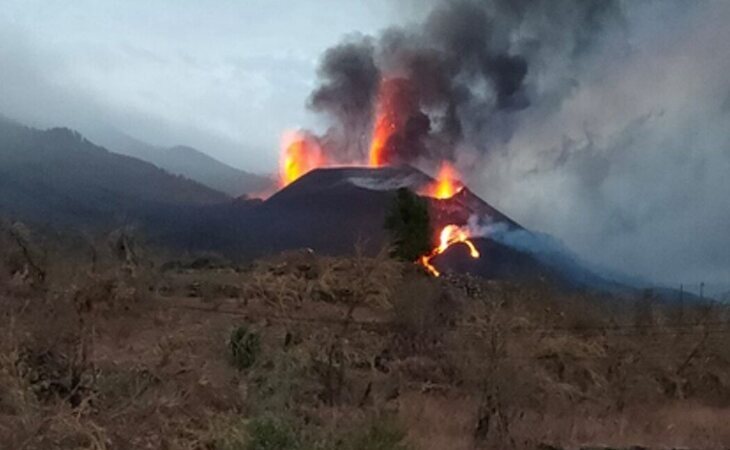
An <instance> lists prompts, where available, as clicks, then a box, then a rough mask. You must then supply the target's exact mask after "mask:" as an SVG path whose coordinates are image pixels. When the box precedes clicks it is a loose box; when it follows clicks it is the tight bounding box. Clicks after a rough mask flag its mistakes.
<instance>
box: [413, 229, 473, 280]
mask: <svg viewBox="0 0 730 450" xmlns="http://www.w3.org/2000/svg"><path fill="white" fill-rule="evenodd" d="M470 237H471V236H470V235H469V230H468V228H466V227H459V226H458V225H453V224H452V225H446V226H445V227H444V228H443V229H442V230H441V234H440V235H439V245H438V247H436V248H434V249H433V250H431V253H430V254H428V255H424V256H421V258H420V259H419V260H418V263H419V264H421V265H422V266H423V267H425V268H426V270H428V271H429V272H430V273H431V274H432V275H433V276H435V277H438V276H440V275H441V272H439V271H438V269H436V267H434V265H433V264H431V260H432V259H433V258H435V257H436V256H438V255H440V254H442V253H444V252H445V251H446V250H447V249H448V248H449V247H451V246H452V245H454V244H464V245H466V246H467V247H469V256H471V257H472V258H474V259H476V258H479V250H477V248H476V247H475V246H474V243H473V242H472V241H471V240H470V239H469V238H470Z"/></svg>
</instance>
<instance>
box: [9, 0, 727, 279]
mask: <svg viewBox="0 0 730 450" xmlns="http://www.w3.org/2000/svg"><path fill="white" fill-rule="evenodd" d="M436 1H437V0H431V2H417V1H408V2H398V1H395V0H390V1H389V0H368V1H365V0H363V1H343V0H299V1H293V0H292V1H284V0H246V1H244V0H239V1H234V0H208V1H192V0H190V1H188V0H145V1H138V0H124V1H110V0H104V1H101V0H74V1H54V0H45V1H37V0H4V1H3V4H2V8H0V113H2V114H5V115H7V116H10V117H12V118H17V119H20V120H22V121H24V122H26V123H30V124H35V125H39V126H53V125H66V126H71V127H74V128H78V129H80V130H82V131H83V130H84V129H93V128H94V127H101V126H113V127H116V128H118V129H119V130H121V131H123V132H127V133H129V134H131V135H133V136H134V137H137V138H140V139H142V140H145V141H148V142H150V143H153V144H158V145H165V146H171V145H174V144H187V145H192V146H195V147H198V148H200V149H201V150H204V151H206V152H207V153H209V154H211V155H212V156H215V157H217V158H219V159H221V160H222V161H224V162H227V163H230V164H232V165H235V166H237V167H240V168H244V169H247V170H254V171H262V172H268V171H272V170H274V167H275V162H276V158H277V152H278V143H279V137H280V135H281V132H282V130H284V129H287V128H292V127H299V126H307V127H312V126H314V127H316V126H317V125H318V124H317V120H318V118H317V117H315V116H314V115H313V114H311V113H310V112H308V111H306V108H305V103H306V99H307V97H308V95H309V93H310V92H311V91H312V89H313V88H314V86H315V83H316V68H317V62H318V60H319V58H320V56H321V54H322V52H323V51H324V50H325V49H326V48H328V47H330V46H332V45H334V44H336V43H337V42H338V41H340V40H341V38H342V37H343V36H345V35H347V34H350V33H356V32H360V33H363V34H377V32H378V30H380V29H382V28H384V27H387V26H390V25H395V24H403V23H405V22H411V21H414V22H415V21H419V20H420V19H422V17H423V16H424V15H425V13H426V11H427V8H426V7H425V4H426V3H433V2H436ZM404 3H405V4H407V5H409V7H405V6H404ZM625 5H626V13H627V16H626V17H627V21H626V30H627V31H626V30H624V31H626V33H625V34H623V35H621V38H620V39H619V38H615V36H614V35H612V34H611V33H608V32H607V33H606V35H605V43H604V45H601V46H599V47H598V50H596V52H595V53H591V54H589V55H586V56H585V57H581V58H579V59H577V60H576V61H577V62H576V63H575V64H573V63H572V64H571V65H565V64H563V63H562V60H561V59H560V58H557V57H556V58H548V59H546V60H544V61H542V63H541V65H538V66H537V67H531V68H530V71H529V72H528V82H529V85H530V86H531V89H533V94H540V95H542V97H540V98H542V99H543V100H542V103H538V104H536V105H535V107H531V108H530V109H528V110H525V112H522V113H520V116H519V120H517V121H515V122H514V124H511V126H513V127H514V129H513V130H511V134H510V137H509V139H507V140H505V141H501V142H496V143H493V142H490V143H489V147H490V148H491V150H490V151H489V152H488V153H486V154H480V155H479V156H477V157H474V155H473V154H472V156H471V159H470V157H469V155H470V152H469V151H468V149H467V151H465V152H464V153H463V155H465V156H464V158H463V161H461V163H462V165H463V166H464V167H469V168H471V169H473V170H472V171H471V172H470V173H469V174H468V182H469V184H470V186H471V187H472V188H473V190H475V191H476V192H478V193H480V194H481V195H482V196H484V198H485V199H487V200H488V201H490V202H491V203H493V204H495V206H497V207H499V208H501V209H502V210H503V211H505V212H506V213H507V214H509V215H511V216H513V218H515V219H516V220H518V221H519V222H521V223H523V224H524V225H525V226H527V227H530V228H533V229H537V230H541V231H545V232H547V233H550V234H552V235H554V236H556V237H557V238H559V239H561V240H562V241H563V242H564V243H565V244H567V246H568V247H569V248H571V249H573V250H574V251H576V252H577V253H578V254H579V255H580V256H581V257H583V258H585V259H587V260H589V261H591V262H593V263H595V264H599V265H601V266H605V267H607V268H610V269H614V270H621V271H624V272H628V273H631V274H633V275H639V276H643V277H646V278H648V279H651V280H654V281H659V282H663V283H667V284H671V285H675V284H679V283H680V282H683V283H685V284H697V283H699V282H700V281H703V280H704V281H707V282H709V283H713V285H715V286H718V287H717V289H730V280H729V278H730V200H729V199H730V131H728V130H730V78H728V74H730V46H728V44H727V43H728V42H730V27H728V26H727V23H729V22H730V3H729V2H724V1H719V0H718V1H698V2H686V1H669V0H668V1H659V2H649V1H629V2H626V3H625ZM528 31H529V30H528ZM556 55H560V53H559V52H556ZM553 92H557V93H559V94H556V99H557V100H556V101H550V95H552V94H551V93H553ZM538 97H539V95H538ZM485 139H487V140H490V139H492V138H491V137H490V136H486V137H485ZM471 144H473V145H475V146H479V143H478V142H472V143H471ZM467 146H468V145H467Z"/></svg>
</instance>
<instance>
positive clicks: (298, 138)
mask: <svg viewBox="0 0 730 450" xmlns="http://www.w3.org/2000/svg"><path fill="white" fill-rule="evenodd" d="M326 162H327V160H326V158H325V155H324V153H323V152H322V149H321V148H320V146H319V144H318V143H317V142H316V141H315V140H314V139H313V138H311V137H310V136H308V135H306V134H304V133H288V134H287V135H286V136H284V139H283V140H282V153H281V158H280V167H279V184H280V185H281V186H282V187H283V186H286V185H288V184H289V183H291V182H292V181H294V180H296V179H297V178H299V177H301V176H302V175H304V174H305V173H307V172H309V171H310V170H312V169H316V168H317V167H321V166H324V165H325V164H326Z"/></svg>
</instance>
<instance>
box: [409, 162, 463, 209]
mask: <svg viewBox="0 0 730 450" xmlns="http://www.w3.org/2000/svg"><path fill="white" fill-rule="evenodd" d="M463 188H464V186H463V185H462V184H461V181H459V177H458V172H457V171H456V169H455V168H454V166H452V165H451V164H449V163H448V162H442V163H441V167H440V168H439V173H438V176H437V177H436V181H435V182H434V183H431V184H430V185H428V186H426V188H425V189H424V190H423V191H421V192H420V194H422V195H426V196H428V197H433V198H437V199H440V200H444V199H447V198H451V197H453V196H454V195H455V194H457V193H458V192H459V191H461V190H462V189H463Z"/></svg>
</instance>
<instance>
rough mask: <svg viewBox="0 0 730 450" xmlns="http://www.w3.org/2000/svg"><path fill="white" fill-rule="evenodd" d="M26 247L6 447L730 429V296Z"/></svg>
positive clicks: (701, 443)
mask: <svg viewBox="0 0 730 450" xmlns="http://www.w3.org/2000/svg"><path fill="white" fill-rule="evenodd" d="M4 248H6V249H10V247H7V246H6V247H4ZM0 252H2V250H0ZM117 256H118V255H117ZM3 258H4V259H3ZM23 258H24V256H22V255H21V256H18V253H17V252H15V253H13V252H12V251H11V250H7V251H6V252H5V253H4V254H3V255H0V260H2V261H4V263H3V266H2V267H3V274H2V278H0V292H2V294H0V314H1V315H0V333H1V334H2V336H1V338H0V448H2V449H3V450H4V449H8V450H10V449H76V448H88V449H289V448H291V449H305V448H307V449H352V450H356V449H365V450H367V449H381V450H388V449H420V450H437V449H438V450H444V449H453V450H457V449H475V448H494V449H509V448H514V449H523V448H524V449H538V448H541V449H550V448H629V447H632V446H641V447H644V448H692V449H695V448H696V449H715V448H717V449H722V448H728V447H730V345H728V343H729V342H728V337H729V336H730V315H729V314H728V311H727V309H726V308H724V307H721V306H719V305H710V304H707V305H705V304H703V305H699V304H694V305H690V304H674V305H667V304H665V303H663V302H661V301H659V300H657V299H656V298H655V297H654V296H653V294H652V293H651V292H645V293H642V294H641V295H639V296H637V298H613V297H599V296H596V295H591V294H581V293H565V292H559V291H557V290H556V289H555V288H553V287H551V286H550V285H549V284H548V283H545V282H533V283H507V282H490V281H484V280H477V279H473V278H469V277H457V276H445V277H442V278H439V279H434V278H431V277H429V276H427V275H426V274H424V273H422V272H420V271H419V269H417V268H416V267H414V266H413V265H411V264H406V263H399V262H395V261H392V260H389V259H388V258H386V257H385V256H383V255H381V256H378V257H376V258H366V257H352V258H330V257H324V256H318V255H314V254H312V253H311V252H306V251H302V252H291V253H288V254H284V255H279V256H277V257H272V258H268V259H266V260H261V261H257V262H256V263H254V264H251V265H247V266H238V265H235V264H231V263H228V262H225V261H221V260H217V259H216V258H213V257H207V258H187V259H185V258H182V259H180V260H175V261H170V260H167V262H164V261H162V260H161V258H158V260H155V258H151V257H149V255H146V256H140V255H136V256H134V257H129V253H128V252H122V257H116V258H115V257H112V256H110V257H108V258H107V260H106V262H105V263H103V264H102V263H100V262H99V261H102V260H104V258H102V257H99V258H97V259H95V260H94V263H93V264H91V263H88V262H86V261H83V262H81V261H80V259H79V258H75V257H74V258H70V257H69V258H66V259H63V258H62V257H61V256H58V257H57V259H58V260H60V261H63V262H62V263H51V262H48V261H50V260H52V259H53V258H48V257H47V258H45V259H44V260H45V261H46V263H45V264H41V263H38V262H36V263H34V265H36V266H38V269H39V270H40V271H41V272H43V273H42V274H39V273H37V271H36V269H33V268H32V267H29V265H28V263H27V261H26V262H23V261H24V260H23ZM18 261H20V262H18Z"/></svg>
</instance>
